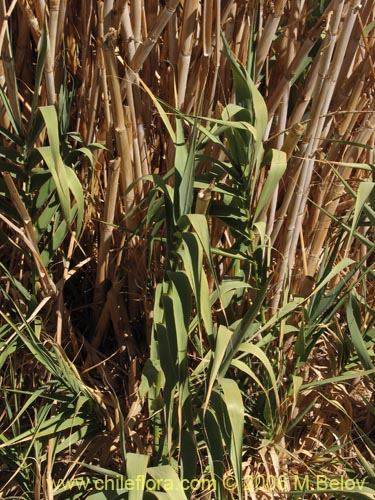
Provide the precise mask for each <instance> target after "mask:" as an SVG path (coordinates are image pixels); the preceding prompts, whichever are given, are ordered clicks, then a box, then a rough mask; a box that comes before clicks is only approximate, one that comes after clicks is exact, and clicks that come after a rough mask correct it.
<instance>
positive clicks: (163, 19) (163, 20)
mask: <svg viewBox="0 0 375 500" xmlns="http://www.w3.org/2000/svg"><path fill="white" fill-rule="evenodd" d="M179 3H180V2H179V0H169V1H168V2H167V5H166V6H165V7H164V9H163V10H162V11H161V13H160V14H159V16H158V17H157V19H156V21H155V24H154V26H153V27H152V29H151V31H150V33H149V34H148V36H147V38H146V40H145V41H144V43H143V44H142V45H139V47H138V48H137V50H136V52H135V54H134V57H133V59H132V61H131V68H132V70H133V71H134V72H135V73H138V72H139V71H140V69H141V68H142V66H143V63H144V62H145V60H146V59H147V56H148V55H149V54H150V52H151V50H152V49H153V47H154V46H155V44H156V42H157V40H158V38H159V36H160V34H161V32H162V31H163V29H164V28H165V26H166V25H167V23H168V22H169V20H170V19H171V17H172V16H173V14H174V12H175V10H176V8H177V6H178V5H179Z"/></svg>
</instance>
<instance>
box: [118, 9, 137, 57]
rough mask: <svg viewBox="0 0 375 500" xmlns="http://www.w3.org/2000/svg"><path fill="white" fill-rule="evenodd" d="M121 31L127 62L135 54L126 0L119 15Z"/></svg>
mask: <svg viewBox="0 0 375 500" xmlns="http://www.w3.org/2000/svg"><path fill="white" fill-rule="evenodd" d="M121 33H122V38H123V40H124V44H125V47H126V49H127V51H126V52H127V56H128V63H130V61H131V60H132V59H133V57H134V54H135V43H134V33H133V27H132V23H131V20H130V12H129V5H128V3H127V2H126V3H125V7H124V11H123V14H122V17H121Z"/></svg>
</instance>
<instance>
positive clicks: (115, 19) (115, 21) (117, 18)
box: [112, 0, 128, 30]
mask: <svg viewBox="0 0 375 500" xmlns="http://www.w3.org/2000/svg"><path fill="white" fill-rule="evenodd" d="M127 6H128V2H127V0H115V3H114V6H113V12H112V25H113V27H114V28H115V29H116V30H118V29H120V23H121V19H122V17H123V15H124V12H125V10H126V9H127Z"/></svg>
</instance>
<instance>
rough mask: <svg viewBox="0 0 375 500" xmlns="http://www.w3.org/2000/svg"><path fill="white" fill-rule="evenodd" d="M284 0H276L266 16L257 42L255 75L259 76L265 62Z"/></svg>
mask: <svg viewBox="0 0 375 500" xmlns="http://www.w3.org/2000/svg"><path fill="white" fill-rule="evenodd" d="M285 4H286V0H277V1H276V2H275V3H274V4H273V6H272V12H271V13H270V14H269V15H268V17H267V21H266V24H265V25H264V30H263V33H262V36H261V38H260V41H259V45H258V48H257V54H256V64H255V74H256V75H259V73H260V70H261V69H262V66H263V64H264V61H265V60H266V57H267V55H268V54H269V50H270V47H271V44H272V40H273V38H274V36H275V33H276V30H277V28H278V26H279V24H280V19H281V16H282V13H283V12H284V8H285Z"/></svg>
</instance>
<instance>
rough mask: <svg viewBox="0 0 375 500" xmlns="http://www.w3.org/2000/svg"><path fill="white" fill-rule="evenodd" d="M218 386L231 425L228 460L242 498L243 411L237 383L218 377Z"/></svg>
mask: <svg viewBox="0 0 375 500" xmlns="http://www.w3.org/2000/svg"><path fill="white" fill-rule="evenodd" d="M219 384H220V386H221V388H222V390H223V401H224V404H225V406H226V409H227V412H228V417H229V421H230V424H231V438H230V450H229V454H230V459H231V462H232V466H233V471H234V476H235V478H236V483H237V489H238V496H239V498H242V440H243V429H244V421H245V410H244V406H243V402H242V396H241V392H240V390H239V388H238V385H237V383H236V382H235V381H234V380H231V379H228V378H222V377H219Z"/></svg>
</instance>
